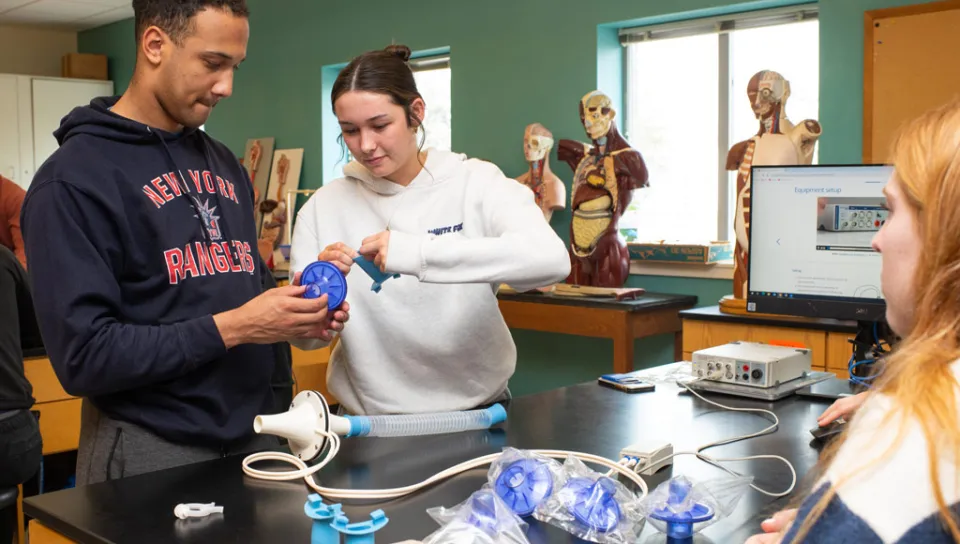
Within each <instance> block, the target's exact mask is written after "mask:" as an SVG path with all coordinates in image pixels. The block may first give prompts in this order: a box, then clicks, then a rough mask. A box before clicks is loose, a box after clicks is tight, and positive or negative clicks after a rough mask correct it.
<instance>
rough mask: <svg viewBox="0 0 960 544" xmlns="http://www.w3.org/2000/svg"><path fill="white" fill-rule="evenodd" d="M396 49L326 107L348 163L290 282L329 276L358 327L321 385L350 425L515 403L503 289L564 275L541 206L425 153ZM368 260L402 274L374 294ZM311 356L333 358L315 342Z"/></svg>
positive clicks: (354, 77)
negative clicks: (333, 275) (355, 417)
mask: <svg viewBox="0 0 960 544" xmlns="http://www.w3.org/2000/svg"><path fill="white" fill-rule="evenodd" d="M409 58H410V49H409V48H407V47H406V46H390V47H388V48H387V49H385V50H383V51H371V52H368V53H365V54H363V55H361V56H359V57H357V58H355V59H354V60H353V61H352V62H351V63H350V64H349V65H347V67H346V68H344V69H343V71H342V72H341V73H340V75H339V77H338V78H337V80H336V82H335V83H334V86H333V91H332V96H331V102H332V104H333V110H334V113H335V114H336V116H337V118H338V120H339V122H340V128H341V132H342V134H341V137H342V139H343V142H344V143H345V144H346V146H347V148H348V149H349V150H350V153H351V155H352V156H353V157H354V159H355V160H354V161H352V162H350V163H349V164H347V165H346V166H345V167H344V169H343V172H344V176H345V177H343V178H340V179H337V180H334V181H333V182H330V183H328V184H326V185H324V186H323V187H322V188H321V189H319V190H318V191H317V192H316V193H314V195H313V196H312V197H311V198H310V200H309V201H307V203H306V204H305V205H304V206H303V208H302V209H301V210H300V212H299V214H298V215H297V220H296V223H295V230H294V234H293V241H292V248H291V251H290V269H291V270H292V271H295V272H301V271H302V270H303V269H304V268H305V267H306V266H307V265H309V264H310V263H312V262H314V261H317V260H322V261H329V262H332V263H335V264H336V265H337V266H338V267H339V268H340V270H341V271H342V272H343V273H344V274H346V275H347V285H348V294H347V299H348V300H349V301H350V323H349V325H347V326H346V327H344V328H343V329H342V331H341V332H340V333H339V334H340V341H339V342H338V343H337V345H336V347H335V348H334V350H333V353H332V355H331V360H330V368H329V369H328V371H327V385H328V388H329V389H330V391H331V392H332V393H333V394H334V395H335V396H336V397H337V399H338V400H339V401H340V403H341V405H342V406H343V408H344V409H345V410H346V411H347V412H348V413H351V414H389V413H422V412H435V411H448V410H467V409H471V408H474V407H476V406H479V405H484V404H488V403H490V402H495V401H497V400H501V399H504V398H506V397H507V396H508V393H507V381H508V380H509V379H510V377H511V376H512V375H513V372H514V369H515V367H516V359H517V351H516V346H515V344H514V342H513V337H512V336H511V335H510V330H509V329H508V328H507V325H506V323H505V322H504V320H503V316H502V315H501V314H500V310H499V306H498V305H497V297H496V290H497V286H498V285H499V284H501V283H506V284H509V285H511V286H512V287H515V288H517V289H523V290H526V289H533V288H536V287H541V286H545V285H550V284H552V283H556V282H558V281H562V280H563V279H564V278H566V277H567V275H568V274H569V272H570V260H569V256H568V254H567V250H566V247H565V245H564V243H563V241H562V240H561V239H560V238H559V237H558V236H557V234H556V233H555V232H554V231H553V229H551V228H550V225H549V224H548V223H547V222H546V221H544V220H543V215H542V213H541V212H540V209H539V208H538V207H537V205H536V203H535V202H534V199H533V193H531V192H530V191H529V190H528V189H526V188H525V187H523V186H522V185H520V184H519V183H517V182H516V181H514V180H511V179H508V178H507V177H506V176H504V175H503V173H502V172H501V171H500V170H499V169H498V168H497V167H496V166H494V165H493V164H490V163H488V162H484V161H481V160H477V159H468V158H467V157H466V156H464V155H461V154H457V153H451V152H448V151H442V150H438V149H427V150H424V149H422V143H421V144H420V145H418V142H417V135H418V133H419V132H421V130H422V122H423V119H424V111H425V104H424V101H423V98H422V97H421V96H420V93H419V92H418V91H417V86H416V82H415V80H414V77H413V73H412V72H411V70H410V67H409V65H408V64H407V61H408V60H409ZM358 253H359V254H362V255H363V256H365V257H366V258H367V259H368V260H370V261H372V262H374V263H375V264H376V265H377V266H378V267H379V268H380V269H381V270H383V271H385V272H388V273H398V274H401V276H400V278H397V279H391V280H389V281H387V282H386V283H384V284H383V288H382V290H381V291H380V292H379V293H374V292H373V291H372V290H371V279H370V277H369V276H368V275H367V274H365V273H364V272H363V271H362V270H353V269H354V268H355V267H353V264H354V261H353V259H354V258H355V257H356V256H357V254H358ZM297 345H298V346H299V347H301V348H303V349H315V348H318V347H322V346H324V345H326V344H325V343H323V342H322V341H319V340H314V341H308V342H301V343H298V344H297Z"/></svg>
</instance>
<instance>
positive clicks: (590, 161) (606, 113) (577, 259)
mask: <svg viewBox="0 0 960 544" xmlns="http://www.w3.org/2000/svg"><path fill="white" fill-rule="evenodd" d="M615 115H616V112H615V111H614V110H613V108H612V106H611V102H610V98H609V97H607V96H606V95H604V94H603V93H601V92H599V91H593V92H591V93H589V94H587V95H586V96H584V97H583V99H582V100H581V101H580V119H581V121H583V126H584V129H585V130H586V132H587V135H588V136H589V137H590V139H591V140H592V144H584V143H581V142H577V141H575V140H560V144H559V148H558V150H557V157H558V158H559V159H560V160H562V161H564V162H566V163H567V164H569V165H570V167H571V168H573V170H574V178H573V189H572V198H571V206H570V209H571V211H572V212H573V218H572V220H571V223H570V253H571V255H570V258H571V271H570V276H569V277H568V278H567V283H572V284H576V285H590V286H595V287H623V285H624V283H626V281H627V275H628V274H629V271H630V254H629V252H628V251H627V244H626V241H625V240H624V239H623V237H622V236H621V235H620V231H619V227H618V224H619V221H620V217H621V216H622V215H623V213H624V212H625V211H626V210H627V206H629V204H630V199H631V197H632V195H633V190H634V189H640V188H642V187H646V186H647V185H648V182H647V177H648V175H647V167H646V164H644V162H643V157H642V156H641V155H640V153H639V152H638V151H637V150H635V149H633V148H631V147H630V145H629V144H628V143H627V141H626V140H625V139H624V138H623V136H621V135H620V132H619V131H618V130H617V126H616V124H615V123H614V121H613V119H614V116H615Z"/></svg>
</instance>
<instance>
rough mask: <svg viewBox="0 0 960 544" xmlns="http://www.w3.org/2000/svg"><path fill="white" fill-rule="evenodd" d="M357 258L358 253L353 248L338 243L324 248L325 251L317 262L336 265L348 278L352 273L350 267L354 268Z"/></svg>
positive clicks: (318, 257)
mask: <svg viewBox="0 0 960 544" xmlns="http://www.w3.org/2000/svg"><path fill="white" fill-rule="evenodd" d="M356 256H357V252H356V251H354V249H353V248H352V247H350V246H348V245H346V244H344V243H343V242H337V243H335V244H330V245H329V246H327V247H325V248H323V251H321V252H320V254H319V255H317V260H318V261H327V262H328V263H333V264H335V265H336V266H337V268H339V269H340V272H342V273H343V275H344V276H346V275H347V274H349V273H350V267H351V266H353V259H354V258H355V257H356Z"/></svg>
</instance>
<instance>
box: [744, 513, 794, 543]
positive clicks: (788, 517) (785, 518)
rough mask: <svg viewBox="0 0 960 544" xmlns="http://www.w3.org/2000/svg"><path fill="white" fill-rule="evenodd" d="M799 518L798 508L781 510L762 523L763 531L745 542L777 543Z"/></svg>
mask: <svg viewBox="0 0 960 544" xmlns="http://www.w3.org/2000/svg"><path fill="white" fill-rule="evenodd" d="M795 519H797V509H796V508H790V509H788V510H781V511H779V512H777V513H776V514H774V515H773V516H771V517H770V518H768V519H766V520H764V522H763V523H761V524H760V528H761V529H763V533H761V534H758V535H753V536H752V537H750V538H749V539H748V540H747V542H746V543H745V544H776V543H778V542H780V540H781V539H782V538H783V535H784V534H786V532H787V529H788V528H789V527H790V524H791V523H793V521H794V520H795Z"/></svg>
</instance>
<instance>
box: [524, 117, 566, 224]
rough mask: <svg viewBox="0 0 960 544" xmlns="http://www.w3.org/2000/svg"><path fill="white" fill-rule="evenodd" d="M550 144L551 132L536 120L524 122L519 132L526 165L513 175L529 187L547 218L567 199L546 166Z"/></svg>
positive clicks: (560, 184) (562, 205) (548, 219)
mask: <svg viewBox="0 0 960 544" xmlns="http://www.w3.org/2000/svg"><path fill="white" fill-rule="evenodd" d="M552 148H553V134H551V132H550V131H549V130H547V129H546V128H544V126H543V125H541V124H540V123H533V124H532V125H528V126H527V129H526V130H525V131H524V133H523V156H524V158H525V159H526V160H527V164H529V165H530V168H529V170H527V171H526V172H524V173H523V174H521V175H520V177H518V178H517V181H519V182H520V183H522V184H524V185H526V186H527V187H529V188H530V190H531V191H533V196H534V199H535V200H536V202H537V206H540V209H541V210H543V217H544V219H546V220H547V221H548V222H549V221H550V217H551V216H552V215H553V212H554V211H556V210H562V209H563V207H564V205H565V202H566V200H567V191H566V188H565V187H564V186H563V182H562V181H561V180H560V178H558V177H557V175H556V174H554V173H553V170H551V169H550V150H551V149H552Z"/></svg>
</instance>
